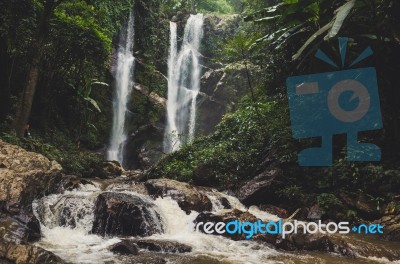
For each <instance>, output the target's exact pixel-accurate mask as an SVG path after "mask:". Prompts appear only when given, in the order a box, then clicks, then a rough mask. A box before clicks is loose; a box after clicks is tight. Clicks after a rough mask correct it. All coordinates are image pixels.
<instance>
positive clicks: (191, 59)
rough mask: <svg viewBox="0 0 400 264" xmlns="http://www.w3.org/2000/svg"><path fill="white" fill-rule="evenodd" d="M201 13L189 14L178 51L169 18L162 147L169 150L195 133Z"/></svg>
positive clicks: (175, 31) (174, 26)
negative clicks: (165, 118) (164, 125)
mask: <svg viewBox="0 0 400 264" xmlns="http://www.w3.org/2000/svg"><path fill="white" fill-rule="evenodd" d="M203 19H204V18H203V15H202V14H197V15H190V17H189V19H188V21H187V23H186V26H185V31H184V36H183V41H182V45H181V48H180V50H179V52H178V40H177V38H178V36H177V35H178V34H177V24H176V23H174V22H170V51H169V61H168V102H167V127H166V130H165V137H164V151H165V152H167V153H168V152H173V151H175V150H177V149H179V148H180V146H181V145H182V144H185V143H187V142H190V141H191V140H192V139H193V137H194V134H195V123H196V99H197V95H198V93H199V91H200V72H201V68H200V64H199V48H200V42H201V39H202V37H203Z"/></svg>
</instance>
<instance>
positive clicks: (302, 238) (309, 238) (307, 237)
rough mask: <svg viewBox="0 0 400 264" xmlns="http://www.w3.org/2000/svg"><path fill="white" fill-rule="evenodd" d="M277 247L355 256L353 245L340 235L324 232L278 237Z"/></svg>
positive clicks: (299, 233)
mask: <svg viewBox="0 0 400 264" xmlns="http://www.w3.org/2000/svg"><path fill="white" fill-rule="evenodd" d="M275 245H276V247H277V248H279V249H284V250H308V251H320V252H329V253H336V254H339V255H342V256H347V257H355V256H356V253H355V251H354V250H353V249H352V247H351V245H350V244H349V243H347V241H346V240H344V239H343V238H342V237H340V236H333V235H324V234H303V233H302V232H298V233H297V234H290V235H289V236H288V237H286V238H285V239H282V238H281V237H278V239H277V241H276V244H275Z"/></svg>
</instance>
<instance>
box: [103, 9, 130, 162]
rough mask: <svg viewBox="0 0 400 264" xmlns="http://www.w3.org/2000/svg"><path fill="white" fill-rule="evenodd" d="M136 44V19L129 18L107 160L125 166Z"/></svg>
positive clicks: (123, 44)
mask: <svg viewBox="0 0 400 264" xmlns="http://www.w3.org/2000/svg"><path fill="white" fill-rule="evenodd" d="M133 44H134V17H133V14H131V15H130V17H129V22H128V26H127V29H126V32H125V34H124V35H122V36H121V41H120V47H119V50H118V61H117V69H116V76H115V95H114V100H113V125H112V131H111V140H110V146H109V148H108V151H107V159H108V160H115V161H118V162H119V163H120V164H123V157H124V146H125V141H126V131H125V120H126V113H127V103H128V100H129V98H130V94H131V92H132V86H133V78H134V76H133V73H134V63H135V58H134V56H133Z"/></svg>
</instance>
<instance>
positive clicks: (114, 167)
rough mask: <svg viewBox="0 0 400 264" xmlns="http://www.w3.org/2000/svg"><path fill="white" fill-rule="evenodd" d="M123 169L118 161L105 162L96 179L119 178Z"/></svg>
mask: <svg viewBox="0 0 400 264" xmlns="http://www.w3.org/2000/svg"><path fill="white" fill-rule="evenodd" d="M122 173H124V169H123V168H122V167H121V164H119V162H118V161H105V162H103V165H102V167H101V169H100V171H99V172H98V175H97V176H98V177H99V178H102V179H112V178H116V177H118V176H121V175H122Z"/></svg>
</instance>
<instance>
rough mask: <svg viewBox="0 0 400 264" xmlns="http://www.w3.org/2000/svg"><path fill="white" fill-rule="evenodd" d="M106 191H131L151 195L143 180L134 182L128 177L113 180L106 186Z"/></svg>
mask: <svg viewBox="0 0 400 264" xmlns="http://www.w3.org/2000/svg"><path fill="white" fill-rule="evenodd" d="M105 191H109V192H123V191H129V192H134V193H138V194H142V195H149V192H148V191H147V188H146V186H145V185H144V183H143V182H132V181H130V180H129V178H128V179H121V180H120V181H113V182H112V183H109V185H107V187H105Z"/></svg>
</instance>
